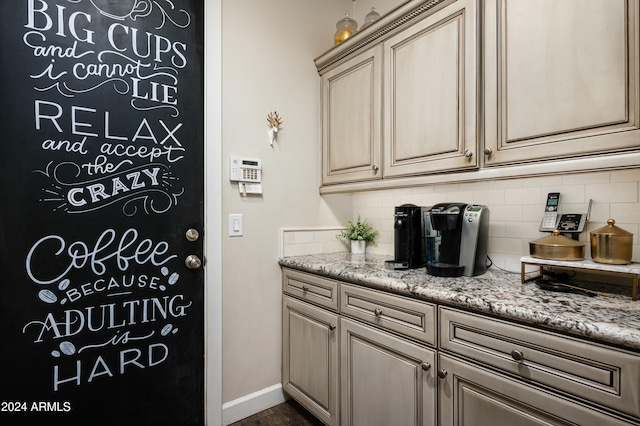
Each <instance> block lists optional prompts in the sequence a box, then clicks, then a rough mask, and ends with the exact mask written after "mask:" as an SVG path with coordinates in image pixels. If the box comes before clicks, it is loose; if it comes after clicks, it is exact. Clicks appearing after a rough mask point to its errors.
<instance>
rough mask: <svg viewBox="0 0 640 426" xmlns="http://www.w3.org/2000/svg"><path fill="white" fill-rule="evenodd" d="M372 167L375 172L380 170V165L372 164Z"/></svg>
mask: <svg viewBox="0 0 640 426" xmlns="http://www.w3.org/2000/svg"><path fill="white" fill-rule="evenodd" d="M371 169H373V173H378V170H380V167H378V166H376V165H375V164H374V165H373V166H371Z"/></svg>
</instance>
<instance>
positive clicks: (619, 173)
mask: <svg viewBox="0 0 640 426" xmlns="http://www.w3.org/2000/svg"><path fill="white" fill-rule="evenodd" d="M638 181H640V168H638V169H625V170H614V171H611V172H610V182H638Z"/></svg>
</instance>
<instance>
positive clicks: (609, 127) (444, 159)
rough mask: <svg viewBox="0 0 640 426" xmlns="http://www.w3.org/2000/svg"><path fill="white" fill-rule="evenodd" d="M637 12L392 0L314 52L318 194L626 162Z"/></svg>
mask: <svg viewBox="0 0 640 426" xmlns="http://www.w3.org/2000/svg"><path fill="white" fill-rule="evenodd" d="M639 14H640V0H563V1H557V0H509V1H507V0H430V1H420V0H415V1H408V2H405V3H402V4H401V5H400V6H399V7H398V8H397V9H395V10H393V11H391V12H390V13H389V14H388V15H385V16H383V17H382V18H380V20H379V21H377V22H375V23H374V24H373V25H371V26H369V27H367V28H366V29H365V30H363V31H361V32H359V33H357V34H356V35H355V36H354V37H352V38H350V39H348V40H347V41H345V42H343V43H342V44H340V45H338V46H336V47H335V48H333V49H331V50H330V51H328V52H327V53H325V54H324V55H322V56H320V57H319V58H317V59H316V61H315V62H316V66H317V68H318V72H319V73H320V75H321V76H322V78H321V80H322V104H323V108H322V111H323V116H322V123H323V136H322V141H323V160H322V161H323V180H322V184H323V188H321V193H330V192H343V191H360V190H367V189H384V188H393V187H400V186H410V185H422V184H430V183H440V182H452V181H456V182H460V181H471V180H483V179H495V178H506V177H517V176H532V175H542V174H547V173H566V172H567V171H587V170H597V169H602V170H604V169H616V168H622V167H637V164H638V161H640V69H639V68H640V36H639V34H640V19H639V18H638V16H639ZM605 154H606V155H605ZM453 172H455V173H453ZM333 184H342V185H339V186H336V185H333Z"/></svg>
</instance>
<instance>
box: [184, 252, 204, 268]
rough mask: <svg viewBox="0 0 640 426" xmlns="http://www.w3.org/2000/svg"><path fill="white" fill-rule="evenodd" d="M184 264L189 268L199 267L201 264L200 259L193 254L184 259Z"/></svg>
mask: <svg viewBox="0 0 640 426" xmlns="http://www.w3.org/2000/svg"><path fill="white" fill-rule="evenodd" d="M184 264H185V266H186V267H187V268H189V269H198V268H200V267H201V266H202V261H201V260H200V258H199V257H198V256H196V255H195V254H190V255H189V256H187V258H186V259H185V260H184Z"/></svg>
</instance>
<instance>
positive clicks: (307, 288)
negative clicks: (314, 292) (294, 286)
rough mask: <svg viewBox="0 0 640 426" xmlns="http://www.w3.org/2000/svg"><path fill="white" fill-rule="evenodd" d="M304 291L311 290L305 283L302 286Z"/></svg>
mask: <svg viewBox="0 0 640 426" xmlns="http://www.w3.org/2000/svg"><path fill="white" fill-rule="evenodd" d="M302 291H304V292H305V293H306V292H307V291H309V287H307V286H306V285H303V286H302Z"/></svg>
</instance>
